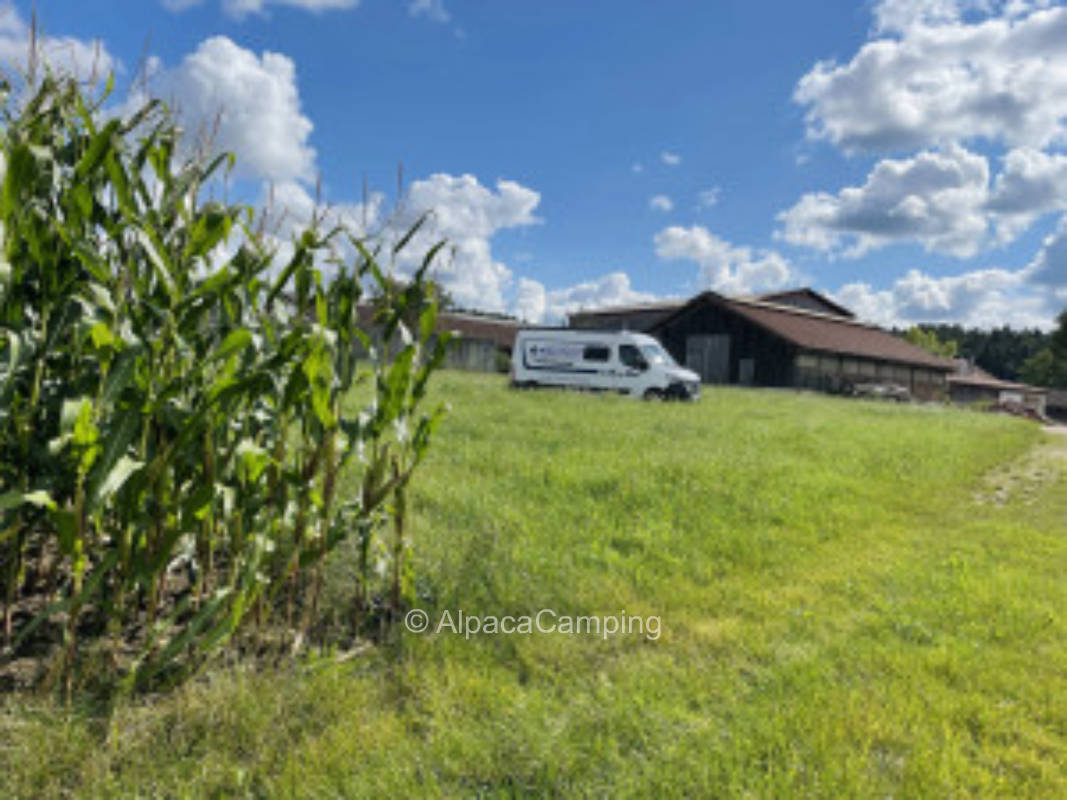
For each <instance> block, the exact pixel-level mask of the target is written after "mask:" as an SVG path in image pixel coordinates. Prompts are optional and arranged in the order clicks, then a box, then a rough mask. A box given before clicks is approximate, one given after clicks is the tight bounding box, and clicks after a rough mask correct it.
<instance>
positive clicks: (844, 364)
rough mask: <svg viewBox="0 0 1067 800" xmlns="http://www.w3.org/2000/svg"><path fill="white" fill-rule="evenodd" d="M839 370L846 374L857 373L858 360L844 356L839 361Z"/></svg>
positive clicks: (858, 367) (858, 368) (858, 369)
mask: <svg viewBox="0 0 1067 800" xmlns="http://www.w3.org/2000/svg"><path fill="white" fill-rule="evenodd" d="M841 371H842V372H844V373H845V374H846V375H857V374H859V371H860V362H859V361H857V360H856V359H854V358H846V359H843V360H842V361H841Z"/></svg>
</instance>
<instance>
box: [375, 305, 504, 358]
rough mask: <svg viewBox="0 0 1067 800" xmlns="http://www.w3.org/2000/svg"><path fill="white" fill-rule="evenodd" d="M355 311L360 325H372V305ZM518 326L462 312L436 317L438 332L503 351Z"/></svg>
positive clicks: (501, 318)
mask: <svg viewBox="0 0 1067 800" xmlns="http://www.w3.org/2000/svg"><path fill="white" fill-rule="evenodd" d="M357 311H358V314H359V321H360V323H361V324H363V325H371V324H373V322H374V313H375V309H374V307H373V306H372V305H370V304H368V303H361V304H360V305H359V308H358V309H357ZM519 325H520V323H519V321H518V320H517V319H512V318H509V317H494V316H489V315H485V316H483V315H481V314H470V313H467V312H462V311H441V312H440V313H438V315H437V330H438V331H451V332H453V333H456V334H458V335H460V336H462V337H463V338H464V339H482V340H486V341H490V342H493V343H494V344H495V345H496V346H497V347H499V348H502V349H505V350H510V349H511V348H512V347H513V346H514V345H515V334H516V333H517V332H518V330H519Z"/></svg>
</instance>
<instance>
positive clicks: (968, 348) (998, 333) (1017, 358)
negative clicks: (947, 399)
mask: <svg viewBox="0 0 1067 800" xmlns="http://www.w3.org/2000/svg"><path fill="white" fill-rule="evenodd" d="M919 327H920V328H922V329H923V330H924V331H928V332H931V333H933V334H935V335H936V336H937V338H938V339H939V340H940V341H942V342H955V343H956V347H957V350H956V355H957V357H958V358H967V359H970V360H971V361H973V362H974V363H975V364H977V365H978V366H980V367H981V368H982V369H984V370H985V371H986V372H990V373H992V374H993V375H996V376H997V377H998V378H1003V379H1004V380H1009V381H1017V380H1021V379H1022V377H1023V376H1022V369H1023V364H1024V363H1025V361H1026V360H1027V359H1028V358H1030V357H1031V356H1034V355H1037V353H1039V352H1040V351H1042V350H1044V349H1045V348H1048V347H1051V345H1052V334H1051V333H1043V332H1042V331H1040V330H1038V329H1037V328H1032V329H1024V330H1015V329H1013V328H1009V327H1007V326H1004V327H1003V328H993V329H992V330H980V329H978V328H964V327H962V326H960V325H946V324H939V325H920V326H919ZM894 333H897V334H904V333H905V331H903V330H895V331H894Z"/></svg>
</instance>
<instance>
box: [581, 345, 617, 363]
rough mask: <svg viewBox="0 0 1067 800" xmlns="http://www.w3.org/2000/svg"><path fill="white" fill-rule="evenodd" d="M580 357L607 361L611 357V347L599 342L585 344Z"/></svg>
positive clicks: (588, 359)
mask: <svg viewBox="0 0 1067 800" xmlns="http://www.w3.org/2000/svg"><path fill="white" fill-rule="evenodd" d="M582 358H583V359H584V360H586V361H607V360H608V359H609V358H611V348H610V347H605V346H604V345H601V344H587V345H586V346H585V351H584V352H583V353H582Z"/></svg>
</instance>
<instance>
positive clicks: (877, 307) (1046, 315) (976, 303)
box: [833, 215, 1067, 329]
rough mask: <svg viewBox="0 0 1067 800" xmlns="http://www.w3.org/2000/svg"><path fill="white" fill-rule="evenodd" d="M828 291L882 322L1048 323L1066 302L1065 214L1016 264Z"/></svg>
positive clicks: (918, 274)
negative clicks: (1034, 249)
mask: <svg viewBox="0 0 1067 800" xmlns="http://www.w3.org/2000/svg"><path fill="white" fill-rule="evenodd" d="M833 296H834V298H835V299H836V300H837V301H838V302H840V303H841V304H842V305H844V306H845V307H847V308H850V309H852V310H853V311H855V312H856V314H857V315H858V316H859V317H860V318H862V319H866V320H870V321H872V322H877V323H879V324H882V325H896V326H906V325H912V324H915V323H922V322H958V323H960V324H963V325H967V326H974V327H980V328H990V327H999V326H1001V325H1011V326H1013V327H1026V328H1034V327H1036V328H1046V329H1047V328H1051V327H1053V324H1054V323H1053V318H1054V317H1055V315H1056V314H1057V313H1058V312H1059V311H1060V309H1061V308H1062V307H1063V305H1064V304H1065V303H1067V215H1065V216H1064V217H1063V218H1061V220H1060V223H1059V225H1058V227H1057V228H1056V230H1055V231H1054V232H1053V233H1052V234H1050V235H1049V236H1047V237H1046V238H1045V240H1044V242H1043V243H1042V246H1041V248H1040V249H1039V250H1038V252H1037V254H1036V255H1035V256H1034V257H1033V259H1031V261H1030V262H1029V263H1028V264H1027V265H1026V266H1025V267H1023V268H1022V269H1016V270H1010V269H1003V268H996V267H993V268H985V269H975V270H969V271H966V272H962V273H960V274H957V275H945V276H939V277H935V276H932V275H929V274H927V273H925V272H922V271H921V270H915V269H913V270H909V271H908V272H907V273H906V274H905V275H903V276H902V277H900V278H898V279H897V280H895V281H894V282H893V283H892V284H891V285H890V286H889V288H886V289H874V288H872V287H871V285H870V284H869V283H866V282H864V281H857V282H854V283H849V284H847V285H845V286H842V287H841V288H840V289H839V290H838V291H837V292H834V293H833Z"/></svg>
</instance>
